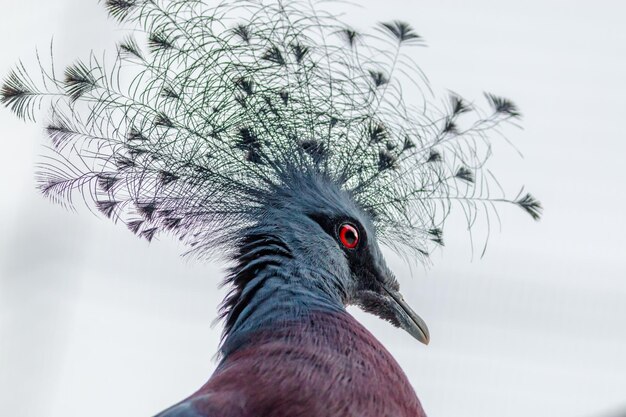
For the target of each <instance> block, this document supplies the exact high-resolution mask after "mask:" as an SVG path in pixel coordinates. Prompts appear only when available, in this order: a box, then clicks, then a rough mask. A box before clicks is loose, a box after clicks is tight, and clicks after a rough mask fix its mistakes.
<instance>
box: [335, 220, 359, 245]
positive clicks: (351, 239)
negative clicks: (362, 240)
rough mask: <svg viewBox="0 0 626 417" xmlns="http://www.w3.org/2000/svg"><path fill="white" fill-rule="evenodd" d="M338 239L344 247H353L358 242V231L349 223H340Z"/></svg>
mask: <svg viewBox="0 0 626 417" xmlns="http://www.w3.org/2000/svg"><path fill="white" fill-rule="evenodd" d="M339 240H340V241H341V243H342V245H343V246H345V247H346V248H348V249H354V248H356V247H357V245H358V244H359V231H358V230H357V229H356V227H354V226H352V225H351V224H348V223H345V224H342V225H341V226H340V227H339Z"/></svg>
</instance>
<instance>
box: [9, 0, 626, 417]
mask: <svg viewBox="0 0 626 417" xmlns="http://www.w3.org/2000/svg"><path fill="white" fill-rule="evenodd" d="M362 3H363V6H364V7H363V8H362V9H357V10H356V11H355V12H354V14H352V15H350V16H349V17H348V18H349V20H350V21H352V22H354V23H355V25H356V26H357V27H360V28H367V27H369V26H370V25H371V24H374V23H375V22H376V21H380V20H390V19H392V18H401V19H402V20H405V21H407V22H410V23H411V24H412V25H413V26H414V27H415V28H416V30H417V31H418V33H420V34H421V35H423V36H424V37H425V38H426V39H427V41H428V44H429V47H428V48H420V49H416V50H415V51H413V52H412V53H413V54H414V57H415V59H416V60H417V61H418V62H419V63H420V65H421V66H422V68H423V69H424V71H425V72H426V73H427V74H428V75H429V76H430V78H431V81H432V83H433V86H434V88H435V89H439V90H440V91H443V88H444V87H445V88H450V89H452V90H454V91H456V92H458V93H461V94H462V95H465V96H468V97H479V95H480V94H481V92H482V90H483V89H485V90H489V91H492V92H494V93H497V94H501V95H505V96H508V97H511V98H513V99H514V100H515V101H516V102H517V103H518V104H519V105H520V107H521V109H522V110H523V113H524V123H523V125H524V127H525V130H524V131H516V130H510V131H509V137H510V138H511V139H512V140H513V141H514V142H515V143H516V144H517V146H518V147H519V148H520V149H521V150H522V151H523V153H524V155H525V157H524V159H521V158H519V157H518V156H517V155H516V153H515V152H514V151H513V150H512V149H508V148H502V149H499V153H498V155H496V157H495V158H494V160H493V164H492V168H493V169H494V171H495V172H496V173H497V174H498V176H499V178H500V179H501V180H502V182H503V183H504V184H506V185H507V188H508V189H509V190H510V191H511V192H513V194H514V193H515V192H516V191H517V186H518V185H522V184H526V185H527V187H528V189H529V190H530V191H532V192H533V193H534V194H535V195H537V196H538V197H539V198H540V199H541V200H542V201H543V203H544V205H545V207H546V211H545V217H544V219H543V220H542V221H541V222H540V223H534V222H532V221H531V220H530V219H529V218H528V216H526V215H524V214H523V213H522V212H521V211H519V210H516V209H514V208H509V207H503V208H502V211H501V216H502V218H503V229H502V231H501V232H500V231H496V232H494V233H493V234H492V236H491V240H490V245H489V249H488V251H487V254H486V256H485V257H484V258H482V259H480V258H479V257H478V256H476V255H474V256H472V254H471V252H470V250H469V249H468V248H469V242H468V238H467V235H466V234H465V233H464V231H463V228H462V225H461V223H460V222H454V221H453V222H452V223H451V224H450V227H449V228H448V230H447V232H448V233H447V236H446V237H447V242H446V243H447V247H446V248H445V249H444V250H442V251H439V252H437V253H436V254H435V256H434V257H433V261H434V266H433V267H432V268H428V269H422V268H417V269H414V270H413V271H412V272H410V271H409V269H408V267H407V266H406V265H405V264H404V263H402V262H401V261H400V260H398V259H396V258H395V257H393V256H391V255H390V264H391V267H392V268H393V269H394V270H395V272H396V274H397V275H398V276H401V277H402V280H401V281H402V284H403V288H404V292H405V297H406V298H407V299H408V300H409V302H410V303H411V304H412V305H413V306H414V307H415V309H416V310H417V311H418V312H419V313H420V314H421V315H422V316H423V317H424V318H425V319H426V321H427V322H428V324H429V326H430V329H431V333H432V343H431V345H430V346H428V347H424V346H422V345H420V344H418V343H417V342H416V341H414V340H412V339H411V338H410V337H409V336H408V335H406V334H404V333H403V332H402V331H399V330H396V329H394V328H392V327H390V326H389V325H387V324H386V323H384V322H382V321H380V320H378V319H376V318H374V317H371V316H366V315H363V314H361V313H360V312H356V311H355V314H356V315H357V316H358V318H359V319H360V320H362V321H363V322H364V323H365V324H366V326H367V327H368V328H369V329H371V330H372V331H373V332H374V333H375V334H376V336H377V337H379V338H380V339H381V340H382V341H383V343H384V344H385V345H386V346H387V347H388V348H389V349H390V350H391V352H392V353H393V354H394V356H395V357H396V358H398V360H399V362H400V363H401V365H402V367H403V368H404V369H405V371H406V372H407V374H408V375H409V378H410V380H411V382H412V384H413V385H414V387H415V390H416V391H417V393H418V395H419V397H420V399H421V400H422V402H423V405H424V407H425V409H426V411H427V412H428V414H429V416H431V417H444V416H446V417H457V416H464V417H489V416H497V417H505V416H511V417H518V416H519V417H521V416H530V415H532V416H539V417H560V416H563V417H564V416H571V417H587V416H589V417H596V416H599V417H602V416H612V415H615V416H619V415H620V411H621V413H622V414H621V415H624V413H626V266H625V265H624V264H625V262H624V261H625V257H626V256H625V254H626V238H625V237H624V236H625V232H626V227H625V221H624V217H625V216H624V210H625V207H624V203H625V202H626V198H625V196H624V194H625V191H624V187H625V184H626V135H625V134H624V125H625V122H626V120H625V118H624V115H625V114H626V23H624V21H625V20H626V6H624V3H623V2H621V1H616V0H614V1H608V0H596V1H593V2H592V1H580V0H579V1H571V0H570V1H565V0H548V1H546V0H526V1H513V0H500V1H496V0H473V1H471V2H469V1H460V0H456V1H453V0H414V1H400V0H385V1H384V2H381V1H373V0H368V1H363V2H362ZM53 35H54V38H55V45H56V53H57V57H58V59H59V60H60V61H61V62H64V63H69V62H70V60H71V59H72V58H74V57H85V56H86V55H87V54H88V52H89V50H90V49H91V48H93V49H94V50H96V51H100V50H102V49H104V48H109V49H111V48H112V47H113V44H114V42H115V41H116V40H118V39H119V38H120V37H121V36H122V35H123V33H122V32H121V31H120V30H119V29H117V28H116V26H115V24H114V23H113V22H112V21H110V20H109V19H107V18H106V14H105V13H104V12H103V8H102V5H99V4H98V3H97V2H96V1H95V0H90V1H86V0H54V1H41V0H21V1H7V0H2V25H0V47H1V49H0V50H1V54H0V73H2V74H6V73H7V72H8V71H9V69H10V68H11V67H12V65H13V64H14V63H15V62H16V61H17V60H18V59H20V58H23V59H25V60H31V59H32V56H33V52H34V47H35V46H38V47H39V48H40V49H42V50H44V51H45V50H46V49H47V47H48V43H49V41H50V39H51V37H52V36H53ZM44 142H45V138H44V135H43V133H42V129H41V126H34V125H30V124H25V123H23V122H21V121H19V120H17V119H16V118H15V117H13V115H12V114H10V113H9V111H7V110H6V109H0V416H12V417H35V416H37V417H39V416H46V417H61V416H63V417H70V416H84V415H89V416H90V417H97V416H111V415H115V416H148V415H152V414H154V413H156V412H158V411H160V410H162V409H163V408H166V407H167V406H169V405H171V404H173V403H175V402H177V401H178V400H180V399H182V398H184V397H186V396H187V395H189V394H190V393H191V392H193V391H194V390H195V389H197V388H198V387H199V386H200V385H202V384H203V383H204V382H205V380H206V379H208V377H209V376H210V374H211V372H212V369H213V368H214V366H215V361H214V359H213V355H214V353H215V351H216V349H217V346H218V342H219V334H220V326H219V325H217V326H213V327H212V326H211V322H212V320H213V319H214V318H215V317H216V308H217V304H218V302H219V301H220V300H221V298H222V297H223V295H224V290H218V289H217V284H218V283H219V281H220V279H221V276H222V272H221V270H220V266H219V265H205V264H199V263H195V262H192V261H190V260H185V259H182V258H180V257H179V254H180V253H181V252H182V248H181V247H179V246H177V245H176V244H174V243H172V242H169V241H167V240H161V241H158V242H155V243H153V244H152V245H150V246H149V245H148V244H147V243H146V242H144V241H140V240H138V239H136V238H135V237H133V236H132V235H131V234H130V233H128V232H127V231H126V230H124V229H123V227H122V226H114V225H113V224H111V223H109V222H108V221H105V220H101V219H98V218H96V217H94V216H92V215H90V214H89V213H88V212H87V211H85V210H82V211H81V212H80V213H79V214H73V213H69V212H67V211H65V210H64V209H62V208H60V207H58V206H54V205H52V204H51V203H49V202H48V201H45V200H44V199H43V198H42V197H41V196H39V195H38V193H37V192H36V191H35V189H34V180H33V172H34V164H35V162H36V161H37V155H38V153H39V152H40V146H41V144H42V143H44ZM455 223H456V224H455Z"/></svg>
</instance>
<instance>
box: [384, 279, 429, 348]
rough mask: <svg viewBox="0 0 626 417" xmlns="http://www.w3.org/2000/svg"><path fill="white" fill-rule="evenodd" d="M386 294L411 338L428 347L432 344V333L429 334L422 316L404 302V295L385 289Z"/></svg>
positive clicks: (401, 324) (401, 325) (400, 322)
mask: <svg viewBox="0 0 626 417" xmlns="http://www.w3.org/2000/svg"><path fill="white" fill-rule="evenodd" d="M383 288H384V289H385V292H387V295H389V298H390V300H389V301H390V304H391V306H392V308H393V310H394V313H395V315H396V318H397V319H398V322H399V324H400V327H402V328H403V329H404V330H406V331H407V332H408V333H409V334H410V335H411V336H413V337H414V338H416V339H417V340H419V341H420V342H422V343H423V344H425V345H427V344H428V343H429V342H430V333H429V332H428V326H426V323H425V322H424V320H422V318H421V317H420V316H418V315H417V313H415V312H414V311H413V309H412V308H411V307H409V305H408V304H407V303H406V301H404V298H403V297H402V294H400V293H399V292H398V291H394V290H390V289H388V288H385V287H384V286H383Z"/></svg>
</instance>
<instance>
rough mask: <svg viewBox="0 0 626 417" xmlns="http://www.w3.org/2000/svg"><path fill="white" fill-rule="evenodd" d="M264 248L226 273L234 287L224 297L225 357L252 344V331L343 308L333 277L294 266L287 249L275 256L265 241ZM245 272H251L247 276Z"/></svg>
mask: <svg viewBox="0 0 626 417" xmlns="http://www.w3.org/2000/svg"><path fill="white" fill-rule="evenodd" d="M257 252H258V251H257ZM262 252H264V254H261V255H259V256H255V257H252V260H251V261H250V262H249V263H247V264H243V263H240V265H239V266H238V267H237V268H235V269H234V270H233V271H232V272H233V274H232V275H231V277H230V278H229V281H230V282H231V283H233V284H234V285H235V288H234V289H233V290H232V291H231V294H230V295H229V297H227V298H226V300H225V301H224V312H223V315H224V316H225V317H226V327H225V331H224V339H223V343H222V347H221V352H222V355H223V356H224V357H226V356H227V355H229V354H230V353H232V352H234V351H235V350H238V349H239V348H241V347H242V346H244V345H246V344H248V343H250V342H251V341H252V340H253V339H254V334H256V333H259V332H262V331H263V330H266V329H270V328H275V326H280V325H281V323H282V324H287V323H293V322H294V321H299V320H301V319H305V318H307V317H309V316H311V315H312V314H317V313H339V314H344V313H345V312H346V310H345V291H344V290H343V289H342V287H341V284H340V282H339V280H338V279H337V278H336V277H333V276H331V275H330V274H329V273H328V272H326V271H318V270H311V269H307V268H306V267H303V266H302V265H297V266H296V262H295V261H294V260H293V259H292V258H291V257H289V256H287V255H285V254H283V255H281V256H279V255H278V254H277V253H276V251H274V252H271V255H270V252H268V247H267V246H265V249H264V251H262ZM259 253H260V252H259ZM246 271H253V272H254V273H253V275H251V276H248V277H246V276H244V275H245V274H246V273H247V272H246ZM242 274H243V275H242Z"/></svg>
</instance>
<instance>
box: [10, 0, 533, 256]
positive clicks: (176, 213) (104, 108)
mask: <svg viewBox="0 0 626 417" xmlns="http://www.w3.org/2000/svg"><path fill="white" fill-rule="evenodd" d="M105 4H106V8H107V9H108V12H109V13H110V15H111V16H112V17H114V18H115V19H117V20H119V21H120V22H122V24H123V25H124V26H126V27H128V28H129V29H131V31H132V32H131V33H132V35H129V36H128V37H126V38H124V39H123V40H122V41H121V42H120V43H119V46H118V51H117V56H116V59H115V60H114V61H113V62H109V61H106V60H105V59H99V58H97V57H96V55H93V54H92V55H91V56H90V57H89V59H87V60H81V61H77V62H76V63H74V64H72V65H70V66H69V67H68V68H67V69H66V70H65V71H64V73H63V74H56V73H55V71H54V70H53V69H51V70H48V69H46V68H44V67H43V66H42V68H41V70H42V73H43V83H42V85H38V84H37V83H36V82H34V81H33V78H31V77H30V76H29V75H28V72H27V71H26V70H25V69H24V67H23V66H19V67H17V68H16V69H15V70H14V71H13V72H11V73H10V74H9V76H8V77H7V78H6V80H5V83H4V86H3V87H2V91H1V101H2V103H3V104H4V105H6V106H7V107H9V108H11V109H12V110H13V111H14V112H16V113H17V114H18V115H19V116H21V117H24V118H30V119H32V118H34V115H35V110H36V108H37V107H39V106H40V105H41V104H42V102H44V101H46V100H48V101H49V102H50V106H51V112H50V121H49V123H48V126H47V132H48V134H49V135H50V138H51V140H52V145H53V155H52V156H51V159H46V162H44V163H43V164H42V165H41V167H42V169H41V172H40V174H39V182H40V188H41V190H42V192H43V193H44V194H45V195H46V196H49V197H51V198H52V199H53V200H55V201H57V202H60V203H63V204H72V201H73V199H74V198H75V197H76V195H80V196H81V197H83V199H84V200H85V201H87V202H88V203H89V204H92V205H93V206H94V207H95V208H97V209H98V210H99V211H100V212H101V213H102V214H103V215H104V216H106V217H108V218H111V219H113V220H115V221H120V222H123V223H125V224H126V225H127V226H128V228H129V229H130V230H131V231H132V232H133V233H136V234H138V235H140V236H142V237H144V238H146V239H148V240H151V239H153V238H154V237H155V236H156V235H157V234H159V233H164V232H165V233H172V234H175V235H177V236H179V237H180V238H181V239H183V240H184V241H185V242H186V243H188V244H189V245H190V246H191V247H193V248H194V249H193V250H194V251H196V252H197V253H199V254H207V253H210V252H211V251H212V250H214V249H215V248H222V249H223V248H228V247H229V245H228V244H225V243H227V242H228V239H225V237H226V236H230V235H232V233H233V232H236V231H237V230H241V229H242V228H244V227H246V226H247V225H250V224H251V223H253V222H254V221H255V219H256V218H258V216H259V215H262V214H263V213H264V212H266V211H265V209H264V207H266V205H268V204H271V203H272V201H274V200H273V199H274V198H275V196H276V195H279V194H277V193H279V191H280V190H281V189H284V188H285V187H293V186H294V184H296V183H297V181H296V182H294V178H297V177H300V176H304V177H308V176H315V177H319V178H321V179H323V180H324V181H328V182H331V183H333V184H335V185H336V186H338V187H340V188H341V189H343V190H345V191H347V192H348V193H349V194H350V195H351V196H352V198H353V199H354V201H355V203H356V204H358V206H359V207H360V208H361V209H362V210H363V211H364V212H367V213H368V214H369V215H370V217H371V219H372V221H373V222H374V224H375V227H376V230H377V235H378V238H379V240H380V241H382V242H383V243H386V244H388V245H391V246H394V247H398V246H402V245H408V246H409V247H411V248H413V249H415V250H416V251H417V253H419V254H422V255H427V254H428V252H429V251H430V249H431V247H432V246H433V245H441V244H443V237H442V229H443V223H444V221H445V219H446V217H447V216H448V213H449V212H450V209H451V207H452V206H453V205H455V204H458V205H460V206H461V207H462V208H463V210H464V212H465V214H466V217H467V219H468V223H469V224H470V225H471V224H472V223H473V222H474V219H475V218H476V216H477V215H478V214H481V213H482V214H484V215H486V216H487V217H488V216H489V213H490V212H492V210H493V209H494V208H493V203H494V202H509V203H514V204H517V205H519V206H520V207H521V208H523V209H524V210H526V211H527V212H528V213H530V214H531V215H532V216H533V217H534V218H538V217H539V214H540V212H541V205H540V204H539V203H538V202H537V201H536V200H535V199H534V198H533V197H532V196H531V195H530V194H523V195H522V194H520V195H518V196H517V197H516V198H513V199H508V198H506V197H505V196H504V195H503V194H502V192H501V191H500V189H499V186H498V185H497V182H496V181H495V180H494V179H493V178H492V176H491V174H490V173H489V171H488V170H486V168H484V167H485V163H486V161H487V159H488V158H489V156H490V155H491V145H490V140H489V133H490V132H498V129H499V127H500V126H501V125H502V124H503V123H508V122H512V121H515V120H516V119H518V118H519V117H520V112H519V110H518V109H517V107H516V106H515V105H514V104H513V103H512V102H510V101H508V100H506V99H503V98H500V97H497V96H494V95H491V94H486V96H485V97H486V105H487V106H486V107H487V110H481V109H480V108H479V106H477V105H475V104H474V103H470V102H469V101H466V100H464V99H462V98H461V97H459V96H457V95H454V94H452V95H450V96H449V98H447V99H446V100H443V101H441V102H440V100H430V99H429V97H431V96H432V95H431V92H430V90H429V87H428V84H427V82H426V79H425V77H424V76H423V74H422V73H421V72H420V70H419V68H418V66H417V65H416V64H415V63H414V62H413V61H412V60H411V59H410V58H409V54H408V53H407V50H410V49H408V48H410V47H412V46H416V45H420V44H421V42H422V38H421V37H420V36H419V35H418V34H417V33H416V32H415V31H414V30H413V29H412V28H411V27H410V26H408V25H407V24H405V23H403V22H399V21H393V22H385V23H381V24H380V25H378V26H377V27H376V28H375V30H374V31H372V33H369V34H368V33H360V32H357V31H355V30H354V29H352V28H351V27H350V26H349V25H347V24H345V23H344V22H342V21H341V20H339V19H338V18H336V17H334V16H333V14H331V13H327V12H325V11H323V10H322V8H321V7H320V8H316V7H314V6H311V3H310V2H307V1H291V2H282V1H278V0H277V1H271V0H268V1H222V2H220V3H219V4H218V5H215V6H213V5H211V6H207V5H205V4H204V2H202V1H196V0H157V1H155V0H127V1H113V0H108V1H106V2H105ZM436 103H439V104H436ZM493 185H495V188H496V190H495V191H497V193H494V192H493V191H494V190H492V188H494V187H493ZM398 235H399V236H402V240H401V241H398V240H396V239H395V236H398Z"/></svg>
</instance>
